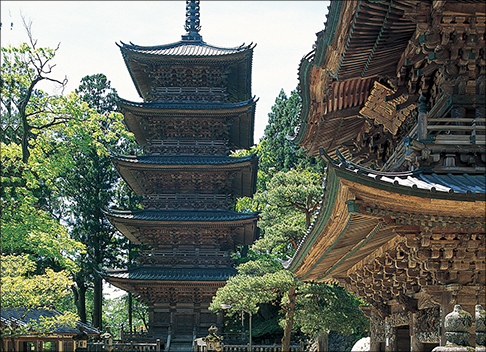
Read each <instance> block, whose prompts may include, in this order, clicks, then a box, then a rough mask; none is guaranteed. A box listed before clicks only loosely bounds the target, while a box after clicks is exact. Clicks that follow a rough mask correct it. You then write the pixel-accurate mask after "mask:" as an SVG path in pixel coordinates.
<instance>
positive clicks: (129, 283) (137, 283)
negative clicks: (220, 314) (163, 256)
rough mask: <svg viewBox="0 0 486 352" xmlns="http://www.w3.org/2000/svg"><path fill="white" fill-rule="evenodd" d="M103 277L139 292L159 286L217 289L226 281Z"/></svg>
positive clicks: (119, 285) (116, 284)
mask: <svg viewBox="0 0 486 352" xmlns="http://www.w3.org/2000/svg"><path fill="white" fill-rule="evenodd" d="M100 275H101V276H102V277H103V279H105V280H106V281H107V282H109V283H110V284H112V285H113V286H115V287H118V288H120V289H122V290H124V291H127V292H130V293H133V294H137V293H138V292H140V288H143V287H157V288H165V287H173V288H177V287H181V288H187V287H194V288H203V289H204V288H206V289H208V288H210V289H213V290H214V291H216V289H218V288H220V287H222V286H224V285H225V283H226V281H163V280H131V279H121V278H115V277H111V276H109V275H106V274H100Z"/></svg>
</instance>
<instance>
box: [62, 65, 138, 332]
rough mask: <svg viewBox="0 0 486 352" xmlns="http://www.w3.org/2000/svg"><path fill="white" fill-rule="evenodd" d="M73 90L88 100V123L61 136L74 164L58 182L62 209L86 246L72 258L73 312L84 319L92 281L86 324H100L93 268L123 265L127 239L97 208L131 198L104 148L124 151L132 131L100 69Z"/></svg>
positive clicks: (97, 278)
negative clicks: (74, 263) (76, 268)
mask: <svg viewBox="0 0 486 352" xmlns="http://www.w3.org/2000/svg"><path fill="white" fill-rule="evenodd" d="M76 92H77V93H78V94H79V95H80V98H81V100H82V101H83V102H84V103H85V104H88V105H89V111H90V116H91V118H90V124H89V125H86V124H84V125H83V126H82V128H81V129H80V130H78V131H76V133H75V134H74V135H73V137H74V138H75V139H72V138H67V139H66V141H65V142H66V144H67V145H70V146H72V149H71V151H70V154H71V155H72V157H73V161H74V168H72V169H70V170H66V172H65V173H64V174H63V175H62V177H61V183H62V186H63V192H64V193H63V194H64V196H65V197H66V199H67V201H68V202H69V204H70V206H69V209H68V212H67V215H69V219H70V221H69V226H70V228H71V231H70V232H71V236H72V237H73V238H75V239H76V240H78V241H80V242H82V243H84V244H85V245H86V247H87V252H86V254H85V255H83V256H80V257H79V259H78V265H79V267H80V268H81V270H80V271H79V272H78V273H77V274H76V275H75V282H76V285H75V286H73V290H74V294H75V298H76V303H77V307H78V312H79V315H80V317H81V320H82V321H84V322H86V320H87V314H86V306H85V305H86V303H85V300H86V297H85V295H86V292H87V291H88V290H89V289H91V287H93V288H94V297H93V299H94V302H93V303H94V304H93V322H92V324H93V325H94V326H96V327H100V328H101V325H102V280H101V277H100V276H99V274H98V273H99V271H100V270H101V269H102V267H104V266H108V267H121V266H124V265H125V264H126V258H124V257H123V256H121V255H120V254H121V253H127V251H128V240H127V239H126V238H125V237H124V236H122V235H121V234H120V233H119V232H118V231H117V230H116V229H115V228H114V227H113V226H112V225H111V224H110V222H109V221H108V220H107V218H106V217H105V216H104V213H103V211H104V209H107V208H109V207H110V206H112V205H113V204H117V203H118V205H120V204H119V203H120V201H121V200H123V199H124V198H126V197H128V198H130V199H132V198H134V197H133V196H130V195H128V194H127V193H128V192H131V191H129V190H128V189H127V188H126V187H125V188H123V183H122V182H120V181H121V180H120V177H119V175H118V173H117V172H116V170H115V169H114V167H113V165H112V163H111V158H110V153H112V152H119V153H120V152H121V153H129V152H131V151H134V150H135V146H134V141H133V140H134V138H133V135H132V134H131V133H129V132H128V131H127V130H126V128H125V126H124V124H123V115H122V114H120V113H117V112H115V110H116V104H115V98H116V91H115V90H114V89H112V88H111V84H110V81H109V80H108V79H107V78H106V76H105V75H103V74H95V75H92V76H85V77H83V78H82V80H81V84H80V86H79V87H78V89H76ZM79 140H83V141H84V143H83V144H84V145H85V147H84V148H79V147H78V145H79V143H78V141H79ZM124 205H125V204H121V206H124Z"/></svg>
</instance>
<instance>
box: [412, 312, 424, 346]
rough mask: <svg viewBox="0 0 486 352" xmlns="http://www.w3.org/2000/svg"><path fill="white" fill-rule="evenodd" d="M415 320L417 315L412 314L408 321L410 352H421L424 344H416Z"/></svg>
mask: <svg viewBox="0 0 486 352" xmlns="http://www.w3.org/2000/svg"><path fill="white" fill-rule="evenodd" d="M416 320H417V313H413V314H412V316H411V320H410V351H413V352H415V351H423V350H424V344H423V343H420V342H418V340H417V334H416V333H417V331H416V327H415V322H416Z"/></svg>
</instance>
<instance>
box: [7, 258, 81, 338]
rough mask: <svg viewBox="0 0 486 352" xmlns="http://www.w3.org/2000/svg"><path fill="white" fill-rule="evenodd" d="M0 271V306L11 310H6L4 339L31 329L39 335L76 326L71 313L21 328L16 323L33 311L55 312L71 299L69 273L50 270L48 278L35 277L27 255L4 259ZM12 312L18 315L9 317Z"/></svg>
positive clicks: (34, 265)
mask: <svg viewBox="0 0 486 352" xmlns="http://www.w3.org/2000/svg"><path fill="white" fill-rule="evenodd" d="M0 268H1V271H0V272H1V286H2V295H1V306H2V307H3V308H8V310H7V309H5V310H4V313H5V314H6V315H7V316H8V317H7V319H8V322H7V323H6V325H5V326H4V327H3V328H2V329H1V333H0V334H1V337H2V338H4V337H11V338H12V337H15V336H20V335H22V334H25V333H27V332H28V331H29V330H32V329H33V330H35V331H37V332H39V333H47V332H49V331H53V330H54V329H55V328H56V327H57V326H73V327H74V326H75V322H76V320H77V319H78V318H77V316H76V315H75V314H73V313H71V312H65V313H64V314H61V315H58V316H55V317H44V318H42V319H40V320H39V321H31V322H29V323H28V324H21V323H19V322H18V321H17V320H16V319H18V318H19V317H20V318H22V315H25V312H27V311H29V310H30V309H34V308H39V307H47V308H52V307H53V306H56V305H58V303H59V302H61V301H62V300H63V298H64V297H66V296H68V295H69V292H70V285H71V284H72V282H71V280H70V278H69V272H68V271H66V270H62V271H59V272H55V271H54V270H52V269H50V268H47V269H46V270H45V274H40V275H39V274H37V275H36V274H35V271H36V263H35V261H33V260H31V259H29V256H28V255H26V254H25V255H4V256H2V261H1V263H0ZM9 312H15V313H14V314H13V315H12V316H9Z"/></svg>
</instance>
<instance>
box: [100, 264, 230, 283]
mask: <svg viewBox="0 0 486 352" xmlns="http://www.w3.org/2000/svg"><path fill="white" fill-rule="evenodd" d="M236 274H237V271H236V269H234V268H177V269H174V268H162V267H138V268H132V269H122V270H108V269H107V270H105V271H104V272H103V275H105V276H107V277H110V278H117V279H126V280H154V281H226V280H228V279H229V278H230V277H232V276H235V275H236Z"/></svg>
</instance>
